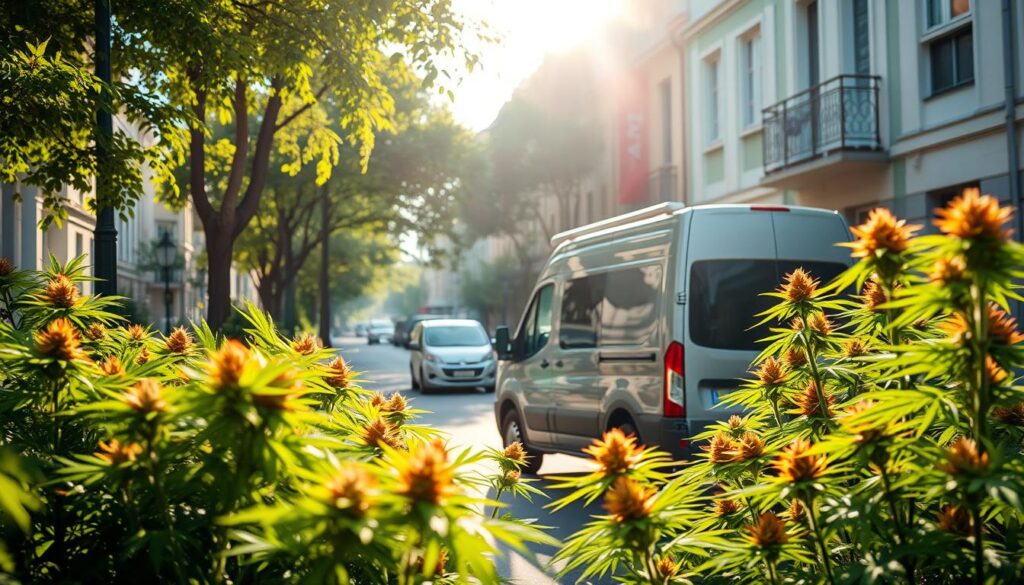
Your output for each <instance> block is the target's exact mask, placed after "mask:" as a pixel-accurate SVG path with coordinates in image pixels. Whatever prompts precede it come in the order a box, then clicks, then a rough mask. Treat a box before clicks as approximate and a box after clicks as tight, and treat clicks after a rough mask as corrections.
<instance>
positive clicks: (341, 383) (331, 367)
mask: <svg viewBox="0 0 1024 585" xmlns="http://www.w3.org/2000/svg"><path fill="white" fill-rule="evenodd" d="M324 380H325V381H326V382H327V383H328V384H330V385H331V386H334V387H335V388H348V385H349V384H350V383H351V382H352V369H351V368H350V367H349V365H348V364H347V363H345V360H344V359H343V358H342V357H341V356H340V355H339V356H338V357H336V358H334V359H333V360H331V362H330V363H329V364H327V375H326V376H325V377H324Z"/></svg>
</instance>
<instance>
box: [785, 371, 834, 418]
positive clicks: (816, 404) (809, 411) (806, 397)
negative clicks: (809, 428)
mask: <svg viewBox="0 0 1024 585" xmlns="http://www.w3.org/2000/svg"><path fill="white" fill-rule="evenodd" d="M793 400H794V402H795V403H796V406H797V408H799V410H800V414H802V415H804V416H821V398H820V397H819V395H818V385H817V383H815V381H814V380H810V381H808V382H807V385H806V386H804V389H803V391H801V392H800V394H797V395H796V397H795V398H794V399H793ZM825 402H826V403H827V404H826V406H825V412H826V414H828V415H829V416H831V415H832V405H833V404H835V397H833V396H830V395H829V394H827V393H825Z"/></svg>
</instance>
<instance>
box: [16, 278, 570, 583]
mask: <svg viewBox="0 0 1024 585" xmlns="http://www.w3.org/2000/svg"><path fill="white" fill-rule="evenodd" d="M3 266H4V269H3V270H2V271H0V299H2V300H3V304H2V307H3V309H4V310H5V312H4V313H3V315H4V319H3V322H0V362H2V366H3V367H2V368H0V527H3V526H6V525H7V524H10V525H11V526H13V528H14V530H6V531H4V532H3V537H4V539H5V540H6V543H7V548H0V569H2V570H3V571H5V572H8V573H10V574H11V575H12V576H13V577H14V578H16V579H19V580H21V581H23V582H67V581H69V580H73V581H78V582H99V581H108V582H127V581H130V582H178V583H226V582H236V583H237V582H306V583H324V582H327V583H349V582H355V583H398V584H402V585H405V584H412V583H424V582H464V581H466V580H468V579H470V577H472V579H473V580H475V581H479V582H482V583H497V582H498V581H499V578H498V576H497V575H496V574H495V569H494V563H493V557H494V555H495V554H499V553H498V552H497V551H498V548H497V547H498V546H499V545H507V546H512V547H514V548H517V549H522V548H523V546H524V544H525V543H527V542H541V543H547V544H552V543H553V541H552V540H551V539H550V538H548V537H546V536H545V535H544V534H543V533H542V532H541V531H540V530H539V529H537V528H536V527H532V526H530V525H528V524H525V523H522V522H518V521H515V520H513V519H511V518H508V517H503V518H496V517H488V515H487V514H486V513H485V509H486V508H487V507H491V506H496V505H498V502H496V501H492V500H489V499H487V498H486V497H484V496H482V495H480V494H482V493H483V488H485V487H486V486H487V485H493V482H497V481H501V482H505V483H503V485H506V484H507V485H509V487H510V493H512V494H516V495H526V494H528V493H531V492H530V490H529V489H528V488H525V487H522V488H515V489H511V488H513V487H515V486H514V485H513V484H515V483H516V481H515V480H517V479H518V478H517V477H513V476H510V475H509V471H510V468H509V467H508V466H509V465H510V464H511V465H515V462H511V463H510V461H508V458H506V457H504V455H501V454H495V453H490V454H473V453H470V452H469V451H463V452H455V451H450V450H449V449H448V448H447V447H446V445H445V443H444V441H443V440H442V438H441V437H440V436H439V434H438V433H437V432H436V431H434V430H432V429H429V428H427V427H423V426H420V425H417V424H415V417H416V415H417V414H418V413H419V412H420V411H417V410H416V409H414V408H410V407H409V405H408V404H407V403H406V401H405V399H404V398H403V397H402V396H401V395H398V394H394V395H392V396H391V397H389V398H385V397H383V396H381V395H379V394H371V393H368V392H366V391H365V390H363V389H362V388H360V386H359V376H358V374H357V373H356V372H353V371H352V370H351V368H350V367H349V366H348V364H346V363H345V362H344V360H343V359H342V358H341V357H337V356H335V354H333V353H332V352H330V351H328V350H324V349H322V348H321V347H320V344H319V342H318V340H317V339H316V338H315V337H311V336H307V335H302V336H298V337H296V338H294V339H287V338H284V337H283V336H281V335H280V334H279V333H278V332H277V330H276V329H275V327H274V324H273V322H272V321H271V320H270V319H269V317H268V316H267V315H265V314H263V313H262V312H260V311H259V310H257V309H256V308H255V307H253V306H251V305H250V306H247V307H245V308H244V309H243V310H241V311H240V312H239V314H240V315H241V317H242V319H244V321H245V325H244V329H245V332H244V335H245V339H246V343H247V344H243V343H241V342H239V341H236V340H224V339H223V338H221V337H219V336H218V335H216V334H215V333H213V331H212V330H211V329H210V328H209V327H208V326H207V325H206V324H205V323H200V324H198V325H195V326H194V327H193V332H192V333H190V332H188V331H187V330H186V329H184V328H181V329H178V330H175V331H174V332H173V333H172V334H171V335H169V336H161V335H158V334H154V333H152V332H150V331H148V330H146V329H144V328H143V327H141V326H137V325H136V326H131V327H128V328H123V327H118V326H116V323H117V322H118V318H117V317H115V316H114V315H113V314H112V313H111V312H110V309H112V308H113V305H114V304H115V303H116V300H103V299H100V298H97V297H93V296H83V295H81V294H80V291H79V289H78V284H79V283H80V282H81V281H82V278H81V273H80V267H81V262H80V261H74V262H71V263H69V264H68V265H65V266H61V265H59V264H56V263H54V264H53V266H51V268H50V269H49V270H48V271H47V272H45V273H27V272H22V271H16V270H15V271H11V270H8V269H9V268H10V266H9V265H3ZM15 315H16V316H18V318H17V320H16V322H15V320H14V319H12V316H15ZM516 469H517V468H516ZM480 470H483V472H482V473H481V471H480Z"/></svg>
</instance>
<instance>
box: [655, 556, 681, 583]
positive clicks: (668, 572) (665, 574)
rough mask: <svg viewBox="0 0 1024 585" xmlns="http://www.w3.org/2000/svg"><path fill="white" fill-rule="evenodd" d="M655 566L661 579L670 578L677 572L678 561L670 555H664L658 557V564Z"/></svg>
mask: <svg viewBox="0 0 1024 585" xmlns="http://www.w3.org/2000/svg"><path fill="white" fill-rule="evenodd" d="M655 568H656V569H657V570H658V575H660V576H661V578H662V579H671V578H672V577H675V576H676V573H678V572H679V563H677V562H675V561H674V560H672V557H669V556H664V557H661V558H660V559H658V564H657V565H656V566H655Z"/></svg>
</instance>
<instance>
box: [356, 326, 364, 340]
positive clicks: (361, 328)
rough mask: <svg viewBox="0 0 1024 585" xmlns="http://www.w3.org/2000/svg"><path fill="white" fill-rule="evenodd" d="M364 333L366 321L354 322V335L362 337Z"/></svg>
mask: <svg viewBox="0 0 1024 585" xmlns="http://www.w3.org/2000/svg"><path fill="white" fill-rule="evenodd" d="M364 335H366V323H357V324H356V337H363V336H364Z"/></svg>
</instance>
